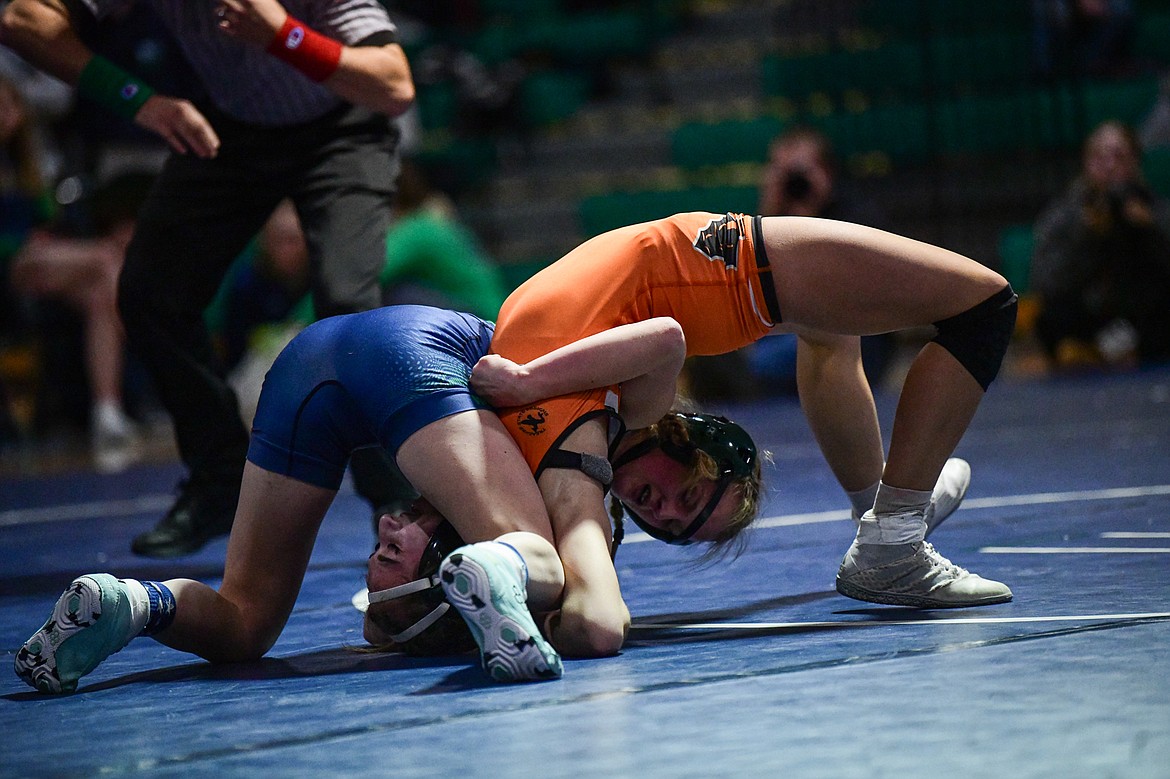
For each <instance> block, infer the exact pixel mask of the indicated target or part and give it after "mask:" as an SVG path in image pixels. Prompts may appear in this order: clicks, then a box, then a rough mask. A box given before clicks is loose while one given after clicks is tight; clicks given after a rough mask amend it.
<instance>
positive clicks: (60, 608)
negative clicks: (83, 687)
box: [14, 573, 135, 693]
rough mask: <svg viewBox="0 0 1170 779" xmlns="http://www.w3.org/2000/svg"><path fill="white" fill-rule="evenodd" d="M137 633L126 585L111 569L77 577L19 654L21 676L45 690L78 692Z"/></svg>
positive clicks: (17, 655)
mask: <svg viewBox="0 0 1170 779" xmlns="http://www.w3.org/2000/svg"><path fill="white" fill-rule="evenodd" d="M134 635H135V631H134V628H133V624H132V621H131V612H130V598H129V595H128V594H127V592H126V585H124V584H123V583H122V582H120V581H119V580H117V579H115V578H114V577H113V576H110V575H109V574H107V573H93V574H89V575H87V576H80V577H78V578H76V579H74V580H73V583H72V584H70V585H69V587H68V589H66V590H65V592H64V593H63V594H62V595H61V597H60V598H58V599H57V605H55V606H54V607H53V614H52V616H50V617H49V620H48V622H46V623H45V624H44V625H43V626H42V627H41V629H40V630H38V631H37V632H36V633H34V634H33V635H32V637H31V638H29V640H28V641H25V642H24V646H22V647H21V648H20V649H19V650H18V651H17V653H16V661H15V663H14V668H15V670H16V675H17V676H19V677H20V678H21V679H23V680H24V681H25V683H26V684H28V685H29V686H30V687H35V688H37V689H38V690H40V691H41V692H48V693H61V692H73V691H74V690H75V689H77V680H78V679H80V678H81V677H82V676H85V675H86V674H87V673H89V672H90V671H92V670H93V669H95V668H97V667H98V665H99V664H100V663H101V662H102V661H103V660H105V659H106V658H107V657H109V656H110V655H112V654H114V653H115V652H117V651H118V650H120V649H121V648H122V647H124V646H126V645H127V644H128V643H130V639H132V638H133V637H134Z"/></svg>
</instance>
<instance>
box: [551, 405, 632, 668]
mask: <svg viewBox="0 0 1170 779" xmlns="http://www.w3.org/2000/svg"><path fill="white" fill-rule="evenodd" d="M605 440H606V431H605V426H604V425H603V424H602V423H601V422H600V421H592V422H588V423H586V424H585V425H583V426H582V427H581V428H579V429H578V430H576V431H574V432H573V433H572V434H571V435H570V436H569V438H568V439H567V440H566V442H565V446H566V448H568V449H570V450H572V451H584V452H590V453H593V454H597V455H601V456H604V454H605ZM538 483H539V486H540V490H541V493H542V494H543V495H544V500H545V505H546V506H547V507H548V511H549V516H550V518H551V519H552V524H553V533H554V535H555V536H556V548H557V554H559V555H560V558H561V562H562V564H563V565H564V572H565V585H564V591H563V600H562V602H561V608H560V611H559V612H555V613H553V614H552V615H551V618H550V619H549V620H548V621H547V622H546V623H545V631H546V636H547V637H548V639H549V641H550V642H551V643H552V645H553V646H554V647H556V649H557V651H558V652H560V653H561V654H563V655H565V656H567V657H603V656H606V655H612V654H616V653H617V652H618V651H619V650H620V649H621V646H622V644H623V643H624V641H625V638H626V633H627V631H628V630H629V626H630V611H629V609H628V608H627V607H626V604H625V601H624V600H623V599H622V594H621V588H620V586H619V584H618V578H617V571H615V570H614V567H613V561H612V559H611V558H610V553H609V545H610V529H609V528H610V526H609V517H608V516H607V515H606V512H605V503H604V500H603V494H602V488H601V486H600V485H598V484H597V482H595V481H594V480H593V479H591V478H590V477H588V476H586V475H585V474H583V473H581V472H579V471H575V470H569V469H549V470H546V471H545V472H544V473H542V474H541V476H540V480H539V482H538Z"/></svg>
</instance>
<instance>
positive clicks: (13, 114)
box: [0, 76, 55, 444]
mask: <svg viewBox="0 0 1170 779" xmlns="http://www.w3.org/2000/svg"><path fill="white" fill-rule="evenodd" d="M44 168H45V163H44V157H43V151H42V148H41V145H40V141H39V138H38V134H37V128H36V123H35V117H34V115H33V114H32V112H31V111H30V109H29V106H28V103H27V101H26V100H25V97H24V95H23V94H22V93H21V91H20V90H19V89H18V88H17V86H16V84H15V83H13V81H11V80H10V79H8V78H7V77H5V76H0V348H6V347H9V346H16V345H17V342H18V341H22V340H24V338H25V333H24V330H25V329H26V325H27V322H26V321H25V320H26V317H25V316H24V315H23V314H24V308H25V306H24V305H23V301H22V300H21V297H20V296H19V295H18V294H16V291H15V290H13V289H12V287H11V285H10V283H9V278H8V273H9V267H10V265H11V263H12V260H13V257H14V256H15V255H16V253H17V251H18V250H19V249H20V247H21V246H23V245H24V243H25V241H26V240H27V239H28V236H29V234H30V233H31V232H32V231H33V230H34V229H36V228H37V227H40V226H42V225H45V224H47V223H48V222H49V221H50V220H51V219H52V218H53V216H54V213H55V207H54V203H53V199H52V196H51V194H50V190H49V185H48V183H47V182H46V180H45V170H44ZM20 362H23V363H28V361H27V360H23V361H20ZM5 378H6V377H0V444H3V443H12V442H15V441H16V440H18V439H19V438H20V436H21V429H20V427H21V426H20V425H19V424H18V423H17V421H16V419H15V418H14V414H13V409H12V408H11V407H10V403H11V401H12V398H10V396H9V388H8V387H7V382H6V381H5V380H4V379H5ZM25 378H29V377H25Z"/></svg>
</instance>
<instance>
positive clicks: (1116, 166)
mask: <svg viewBox="0 0 1170 779" xmlns="http://www.w3.org/2000/svg"><path fill="white" fill-rule="evenodd" d="M1141 159H1142V148H1141V144H1140V143H1139V141H1138V139H1137V136H1136V134H1135V133H1134V131H1133V129H1132V128H1131V127H1129V126H1128V125H1125V124H1123V123H1121V122H1116V121H1107V122H1104V123H1102V124H1100V125H1099V126H1098V127H1097V128H1095V129H1094V130H1093V132H1092V133H1091V134H1090V135H1089V137H1088V139H1087V140H1086V141H1085V145H1084V151H1083V155H1082V168H1081V172H1080V174H1079V175H1078V176H1077V177H1076V178H1075V179H1074V180H1073V181H1072V183H1071V184H1070V185H1069V187H1068V189H1067V190H1066V191H1065V192H1064V193H1063V194H1061V195H1060V196H1059V197H1057V198H1056V199H1055V200H1054V201H1053V202H1052V203H1051V204H1050V205H1049V206H1048V207H1047V208H1046V209H1045V210H1044V212H1043V213H1042V214H1041V216H1040V218H1039V220H1038V221H1037V222H1036V226H1035V249H1034V253H1033V257H1032V267H1031V278H1030V281H1029V283H1030V286H1031V288H1032V289H1033V290H1034V291H1035V292H1036V293H1037V295H1038V296H1039V299H1040V314H1039V317H1038V319H1037V321H1036V334H1037V336H1038V338H1039V340H1040V342H1041V344H1042V345H1043V347H1044V350H1045V352H1046V354H1047V355H1048V357H1049V359H1050V361H1051V363H1052V364H1053V366H1054V367H1071V366H1076V365H1080V364H1084V363H1086V362H1089V363H1105V364H1108V365H1114V366H1128V365H1132V364H1134V363H1135V362H1136V361H1139V360H1165V359H1167V358H1170V203H1167V202H1166V201H1165V200H1164V199H1163V198H1160V197H1158V196H1156V195H1155V194H1154V193H1153V192H1152V191H1151V190H1150V188H1149V187H1148V186H1146V183H1145V180H1144V179H1143V177H1142V171H1141Z"/></svg>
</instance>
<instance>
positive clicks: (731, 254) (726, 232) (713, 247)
mask: <svg viewBox="0 0 1170 779" xmlns="http://www.w3.org/2000/svg"><path fill="white" fill-rule="evenodd" d="M739 233H740V231H739V220H737V219H736V218H735V217H734V216H732V215H731V214H727V215H726V216H723V217H720V218H719V219H712V220H711V222H710V223H709V224H708V225H707V226H706V227H704V228H703V229H702V230H700V231H699V236H698V237H697V238H696V239H695V248H696V249H698V250H699V253H700V254H702V255H704V256H705V257H706V258H707V259H709V260H711V261H712V262H722V263H723V264H724V265H725V266H726V267H727V269H728V270H736V269H737V268H738V267H739Z"/></svg>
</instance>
